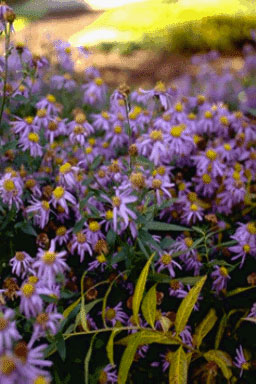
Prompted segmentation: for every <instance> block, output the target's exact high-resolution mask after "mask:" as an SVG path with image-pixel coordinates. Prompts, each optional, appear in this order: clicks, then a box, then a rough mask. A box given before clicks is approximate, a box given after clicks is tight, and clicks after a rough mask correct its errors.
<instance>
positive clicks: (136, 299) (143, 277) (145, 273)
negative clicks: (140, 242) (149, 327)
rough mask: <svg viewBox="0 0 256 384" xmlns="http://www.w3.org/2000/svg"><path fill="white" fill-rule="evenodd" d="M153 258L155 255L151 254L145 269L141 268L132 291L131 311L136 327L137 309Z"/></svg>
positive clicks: (137, 320)
mask: <svg viewBox="0 0 256 384" xmlns="http://www.w3.org/2000/svg"><path fill="white" fill-rule="evenodd" d="M154 256H155V253H153V254H152V255H151V257H150V258H149V260H148V261H147V263H146V265H145V267H144V268H143V270H142V272H141V274H140V276H139V279H138V281H137V284H136V287H135V291H134V295H133V299H132V310H133V316H134V321H135V322H136V324H138V325H139V316H138V314H139V309H140V303H141V300H142V296H143V293H144V289H145V285H146V280H147V277H148V271H149V267H150V264H151V262H152V260H153V258H154Z"/></svg>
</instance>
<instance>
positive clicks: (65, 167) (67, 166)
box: [60, 163, 71, 174]
mask: <svg viewBox="0 0 256 384" xmlns="http://www.w3.org/2000/svg"><path fill="white" fill-rule="evenodd" d="M70 170H71V164H70V163H65V164H63V165H62V166H61V167H60V173H64V174H65V173H68V172H69V171H70Z"/></svg>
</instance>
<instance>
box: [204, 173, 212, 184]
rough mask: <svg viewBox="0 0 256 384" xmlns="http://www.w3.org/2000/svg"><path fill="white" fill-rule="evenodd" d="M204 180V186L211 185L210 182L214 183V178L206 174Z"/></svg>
mask: <svg viewBox="0 0 256 384" xmlns="http://www.w3.org/2000/svg"><path fill="white" fill-rule="evenodd" d="M202 180H203V182H204V184H210V182H211V181H212V178H211V176H210V175H208V173H205V174H204V175H203V176H202Z"/></svg>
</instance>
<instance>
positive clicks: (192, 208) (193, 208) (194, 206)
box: [190, 204, 198, 212]
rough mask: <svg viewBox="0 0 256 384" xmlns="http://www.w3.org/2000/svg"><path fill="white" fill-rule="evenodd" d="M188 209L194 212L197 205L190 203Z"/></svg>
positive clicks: (196, 209)
mask: <svg viewBox="0 0 256 384" xmlns="http://www.w3.org/2000/svg"><path fill="white" fill-rule="evenodd" d="M190 210H191V211H193V212H196V211H198V206H197V205H196V204H191V205H190Z"/></svg>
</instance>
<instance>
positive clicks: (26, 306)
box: [18, 281, 49, 319]
mask: <svg viewBox="0 0 256 384" xmlns="http://www.w3.org/2000/svg"><path fill="white" fill-rule="evenodd" d="M48 293H49V291H48V290H47V289H45V288H41V287H40V288H39V287H38V285H37V283H34V282H29V281H28V282H25V283H23V284H22V286H21V288H20V291H19V292H18V295H19V296H20V311H21V312H22V313H24V315H25V316H26V317H27V318H28V319H29V318H30V317H32V316H34V317H36V316H37V315H38V313H40V312H42V310H43V300H42V299H41V297H40V294H48Z"/></svg>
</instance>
